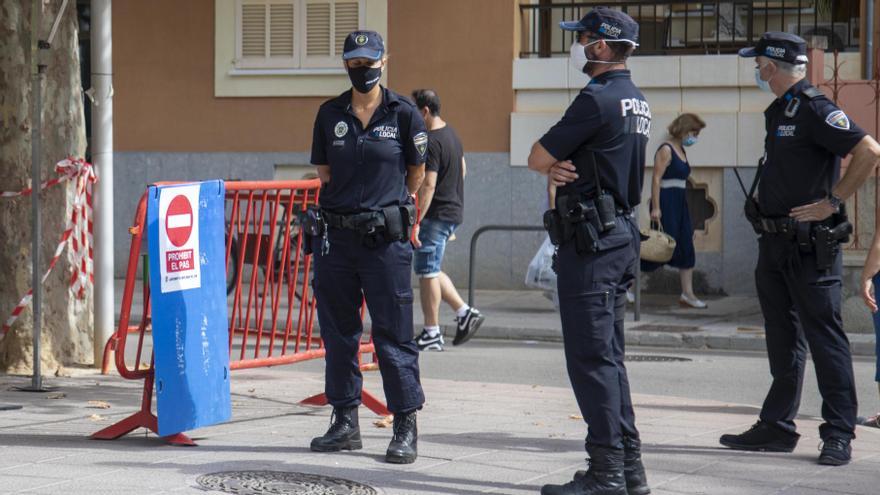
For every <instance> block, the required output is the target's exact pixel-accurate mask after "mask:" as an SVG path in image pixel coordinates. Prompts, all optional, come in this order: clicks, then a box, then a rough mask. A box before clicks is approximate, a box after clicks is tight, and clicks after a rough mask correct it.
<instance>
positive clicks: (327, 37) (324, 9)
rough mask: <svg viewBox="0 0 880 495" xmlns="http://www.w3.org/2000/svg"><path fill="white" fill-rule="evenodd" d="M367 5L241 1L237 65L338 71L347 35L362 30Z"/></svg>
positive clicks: (348, 0) (356, 0) (342, 0)
mask: <svg viewBox="0 0 880 495" xmlns="http://www.w3.org/2000/svg"><path fill="white" fill-rule="evenodd" d="M365 1H366V0H237V2H236V4H237V5H236V20H237V22H236V59H235V67H236V68H240V69H309V68H334V67H340V66H341V63H342V62H341V56H342V48H343V44H344V42H345V36H346V35H348V33H350V32H352V31H356V30H358V29H363V28H364V10H365Z"/></svg>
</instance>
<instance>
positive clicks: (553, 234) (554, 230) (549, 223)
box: [544, 209, 565, 246]
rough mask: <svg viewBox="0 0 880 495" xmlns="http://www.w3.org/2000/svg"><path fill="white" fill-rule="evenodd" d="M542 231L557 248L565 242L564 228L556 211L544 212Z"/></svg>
mask: <svg viewBox="0 0 880 495" xmlns="http://www.w3.org/2000/svg"><path fill="white" fill-rule="evenodd" d="M544 230H546V231H547V235H548V236H549V237H550V243H551V244H553V245H554V246H559V245H560V244H562V242H563V241H564V240H565V238H564V237H563V235H564V234H565V226H564V225H563V224H562V216H561V215H559V211H557V210H555V209H554V210H547V211H545V212H544Z"/></svg>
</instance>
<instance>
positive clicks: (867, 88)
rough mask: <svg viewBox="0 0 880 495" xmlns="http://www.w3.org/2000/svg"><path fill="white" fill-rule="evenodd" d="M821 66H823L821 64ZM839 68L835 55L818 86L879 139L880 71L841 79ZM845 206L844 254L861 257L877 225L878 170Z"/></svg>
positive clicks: (879, 200) (878, 54) (879, 221)
mask: <svg viewBox="0 0 880 495" xmlns="http://www.w3.org/2000/svg"><path fill="white" fill-rule="evenodd" d="M878 57H880V51H878V50H875V52H874V53H873V54H871V56H870V57H869V58H872V59H876V58H878ZM822 63H823V65H824V64H825V62H824V61H822ZM842 65H843V62H842V61H840V59H839V58H838V54H837V52H835V53H834V58H833V59H832V62H831V67H832V74H831V78H830V79H827V80H825V81H824V82H822V83H820V84H817V86H818V87H819V88H820V89H822V90H824V91H825V93H826V94H828V96H829V97H830V98H831V100H832V101H834V103H835V104H837V105H839V106H841V107H842V108H843V109H844V110H847V109H848V107H852V108H851V109H850V110H849V112H851V111H852V110H855V109H856V108H858V110H859V111H860V112H861V115H860V117H862V118H866V120H861V119H860V120H859V121H857V122H856V123H857V124H858V125H859V126H860V127H862V128H863V129H865V130H866V132H867V133H868V134H870V135H871V136H872V137H874V139H880V71H878V70H877V69H876V68H875V70H874V74H873V77H872V78H870V79H863V80H844V79H843V78H842V77H841V74H840V69H841V66H842ZM850 115H852V114H850ZM846 203H847V211H848V213H849V217H850V221H851V222H852V224H853V235H852V237H851V239H852V241H851V242H850V244H849V245H847V246H846V247H845V249H846V251H845V252H848V253H851V254H856V255H859V256H861V255H864V254H865V253H866V252H867V250H868V249H869V248H870V247H871V239H872V238H873V236H874V233H875V232H876V231H877V228H878V226H880V215H878V212H880V174H878V171H877V170H875V171H874V173H873V174H872V177H871V178H869V179H868V180H867V181H865V183H864V184H863V185H862V187H861V188H859V190H857V191H856V193H855V194H854V195H853V196H852V197H851V198H849V200H848V201H847V202H846Z"/></svg>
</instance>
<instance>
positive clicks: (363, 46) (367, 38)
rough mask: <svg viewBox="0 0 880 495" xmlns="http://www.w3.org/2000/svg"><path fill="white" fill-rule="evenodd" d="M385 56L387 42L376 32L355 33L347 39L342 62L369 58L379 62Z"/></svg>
mask: <svg viewBox="0 0 880 495" xmlns="http://www.w3.org/2000/svg"><path fill="white" fill-rule="evenodd" d="M384 54H385V42H384V41H382V36H380V35H379V33H377V32H376V31H355V32H353V33H350V34H349V35H348V36H346V37H345V46H344V47H343V49H342V60H351V59H353V58H368V59H370V60H379V59H380V58H382V55H384Z"/></svg>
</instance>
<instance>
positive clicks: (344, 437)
mask: <svg viewBox="0 0 880 495" xmlns="http://www.w3.org/2000/svg"><path fill="white" fill-rule="evenodd" d="M387 60H388V57H387V56H386V54H385V44H384V42H383V41H382V37H381V36H380V35H379V34H378V33H376V32H374V31H356V32H353V33H351V34H349V35H348V36H347V37H346V39H345V46H344V49H343V54H342V63H343V64H344V67H345V70H346V71H347V72H348V76H349V79H350V80H351V86H352V88H351V89H350V90H348V91H346V92H344V93H342V94H341V95H339V96H337V97H336V98H332V99H330V100H328V101H326V102H325V103H324V104H323V105H321V108H320V109H319V110H318V115H317V117H316V118H315V129H314V135H313V138H312V158H311V162H312V164H313V165H315V166H316V167H317V171H318V175H319V177H320V178H321V182H322V183H323V187H322V188H321V197H320V204H321V209H320V220H319V221H313V222H310V223H311V224H312V225H316V226H317V227H316V228H314V229H312V228H307V230H309V231H311V232H312V235H311V239H310V246H311V250H312V252H313V253H314V254H313V256H314V258H313V259H314V263H315V279H314V290H315V297H316V299H317V307H318V322H319V324H320V327H321V338H322V339H323V342H324V348H325V350H326V354H325V362H326V373H325V388H324V390H325V394H326V396H327V401H328V402H329V403H330V405H331V406H333V414H332V416H331V420H330V428H329V429H328V430H327V433H325V434H324V435H322V436H319V437H316V438H315V439H313V440H312V444H311V450H313V451H316V452H335V451H339V450H356V449H360V448H362V446H363V444H362V441H361V434H360V427H359V424H358V406H359V405H360V404H361V391H362V386H363V378H362V376H361V371H360V365H359V362H358V346H359V343H360V341H361V334H362V333H363V325H362V323H361V315H360V308H361V303H362V302H363V301H364V300H366V304H367V308H368V309H369V311H370V317H371V319H372V337H373V343H374V344H375V348H376V355H377V356H378V358H379V371H380V372H381V373H382V384H383V386H384V389H385V399H386V400H387V401H388V409H389V410H390V411H391V412H392V413H393V414H394V431H393V435H392V439H391V443H390V444H389V446H388V449H387V451H386V454H385V460H386V461H387V462H391V463H396V464H408V463H411V462H414V461H415V460H416V457H417V455H418V453H417V440H418V432H417V428H416V411H418V410H419V409H421V408H422V404H423V403H424V402H425V396H424V393H423V392H422V387H421V384H420V381H419V348H418V346H417V345H416V343H415V340H414V339H413V291H412V285H411V284H410V272H411V271H412V257H413V251H412V246H411V245H410V238H411V235H412V230H413V229H414V228H415V225H413V224H414V223H415V218H416V210H415V205H414V204H413V201H412V195H413V194H415V192H416V191H418V190H419V187H420V186H421V183H422V179H423V178H424V176H425V154H426V152H427V150H428V133H427V130H426V129H425V121H424V120H423V119H422V116H421V114H420V113H419V110H418V109H417V108H415V106H414V105H413V104H412V103H410V102H409V100H407V99H405V98H403V97H402V96H400V95H398V94H397V93H395V92H393V91H391V90H389V89H387V88H384V87H382V85H381V84H379V81H380V80H381V78H382V72H383V70H384V69H385V64H386V63H387ZM412 238H413V239H418V235H415V236H414V237H412ZM415 242H417V241H415Z"/></svg>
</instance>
